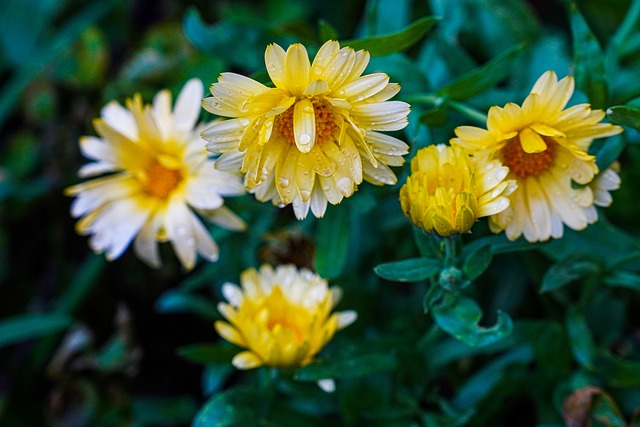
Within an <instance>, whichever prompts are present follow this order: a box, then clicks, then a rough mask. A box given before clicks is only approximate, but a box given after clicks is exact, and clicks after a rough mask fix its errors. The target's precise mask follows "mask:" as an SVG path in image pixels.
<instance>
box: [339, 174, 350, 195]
mask: <svg viewBox="0 0 640 427" xmlns="http://www.w3.org/2000/svg"><path fill="white" fill-rule="evenodd" d="M336 187H338V190H339V191H340V192H341V193H342V194H343V195H344V196H346V197H349V196H351V194H352V193H353V180H352V179H351V178H349V177H348V176H343V177H342V178H340V179H339V180H338V181H336Z"/></svg>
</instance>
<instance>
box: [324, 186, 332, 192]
mask: <svg viewBox="0 0 640 427" xmlns="http://www.w3.org/2000/svg"><path fill="white" fill-rule="evenodd" d="M322 189H323V190H324V191H329V190H331V187H329V186H328V185H323V186H322Z"/></svg>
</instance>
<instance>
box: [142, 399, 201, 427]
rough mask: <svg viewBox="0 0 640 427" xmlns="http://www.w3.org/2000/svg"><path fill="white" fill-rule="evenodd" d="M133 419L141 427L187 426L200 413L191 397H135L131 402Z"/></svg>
mask: <svg viewBox="0 0 640 427" xmlns="http://www.w3.org/2000/svg"><path fill="white" fill-rule="evenodd" d="M131 412H132V415H133V419H135V420H136V423H139V425H142V426H144V425H169V424H184V425H187V424H188V423H189V422H191V420H192V419H193V417H194V416H195V415H196V413H197V412H198V407H197V406H196V400H195V399H194V398H193V397H191V396H176V397H155V396H153V397H152V396H144V397H135V398H134V399H133V400H132V402H131Z"/></svg>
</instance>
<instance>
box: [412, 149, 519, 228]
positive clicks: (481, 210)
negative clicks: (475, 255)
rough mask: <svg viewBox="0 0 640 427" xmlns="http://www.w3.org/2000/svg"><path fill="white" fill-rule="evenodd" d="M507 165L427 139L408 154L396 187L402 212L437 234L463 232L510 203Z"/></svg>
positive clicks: (511, 186)
mask: <svg viewBox="0 0 640 427" xmlns="http://www.w3.org/2000/svg"><path fill="white" fill-rule="evenodd" d="M508 174H509V169H508V168H506V167H504V166H503V165H502V164H501V163H500V162H499V161H498V160H488V159H486V158H484V157H475V158H471V157H470V156H469V155H468V154H467V153H466V152H465V151H464V150H462V149H461V148H459V147H451V146H447V145H444V144H440V145H430V146H428V147H426V148H422V149H420V150H418V152H417V153H416V156H415V157H414V158H413V159H412V160H411V175H410V176H409V177H408V178H407V182H406V183H405V184H404V185H403V186H402V188H401V189H400V204H401V206H402V211H403V212H404V214H405V215H406V216H407V217H408V218H409V219H410V220H411V222H413V223H414V224H415V225H416V226H418V227H421V228H422V229H424V230H425V231H426V232H428V233H431V232H435V233H436V234H439V235H440V236H450V235H451V234H454V233H464V232H467V231H469V230H470V229H471V227H472V226H473V224H474V222H475V221H476V219H477V218H480V217H484V216H488V215H495V214H497V213H500V212H502V211H504V210H505V209H506V208H508V207H509V199H508V198H507V196H508V195H509V194H511V193H512V192H513V191H514V189H515V182H514V181H513V180H505V178H506V177H507V175H508Z"/></svg>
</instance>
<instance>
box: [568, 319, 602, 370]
mask: <svg viewBox="0 0 640 427" xmlns="http://www.w3.org/2000/svg"><path fill="white" fill-rule="evenodd" d="M565 324H566V328H567V335H568V336H569V345H570V346H571V352H572V353H573V357H574V358H575V359H576V361H577V362H578V363H579V364H580V366H584V367H587V368H590V367H593V361H594V360H595V358H596V355H597V350H596V345H595V342H594V340H593V335H592V334H591V330H590V329H589V326H588V325H587V321H586V319H585V318H584V315H583V314H582V313H581V312H580V310H578V309H577V308H576V307H571V308H570V309H569V311H568V312H567V318H566V322H565Z"/></svg>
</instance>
